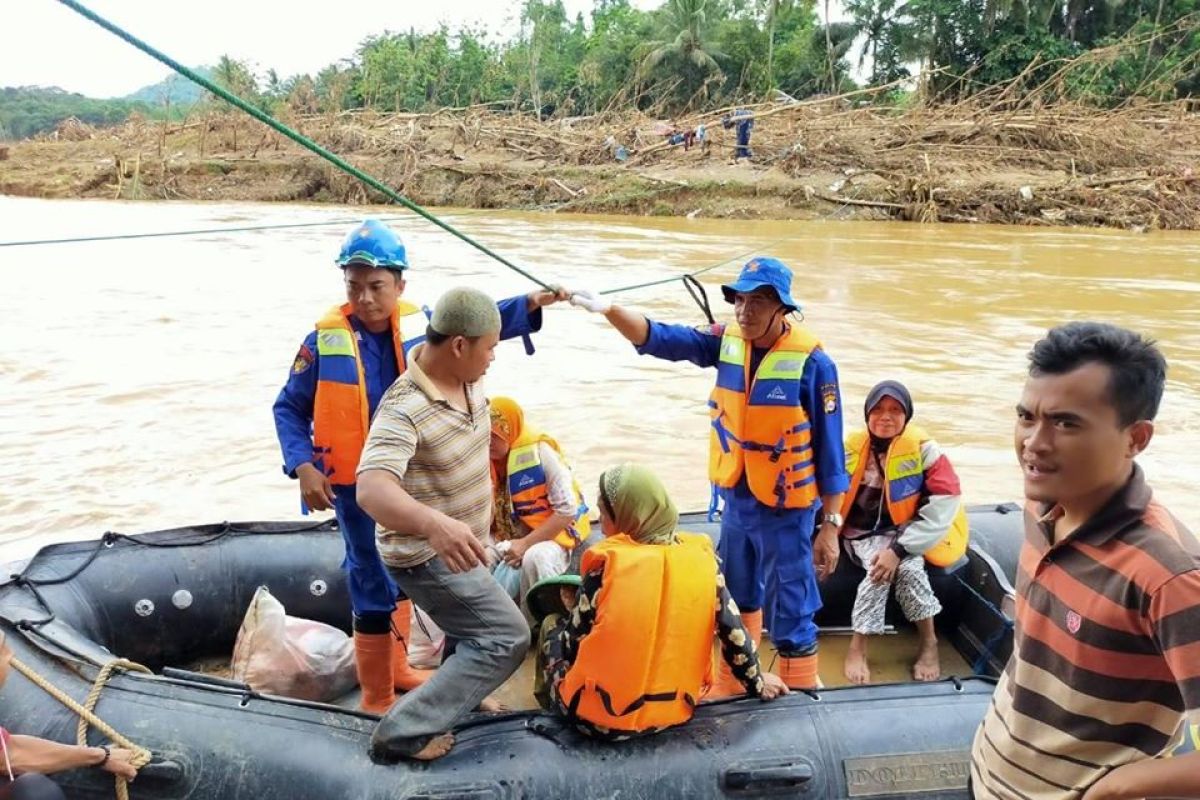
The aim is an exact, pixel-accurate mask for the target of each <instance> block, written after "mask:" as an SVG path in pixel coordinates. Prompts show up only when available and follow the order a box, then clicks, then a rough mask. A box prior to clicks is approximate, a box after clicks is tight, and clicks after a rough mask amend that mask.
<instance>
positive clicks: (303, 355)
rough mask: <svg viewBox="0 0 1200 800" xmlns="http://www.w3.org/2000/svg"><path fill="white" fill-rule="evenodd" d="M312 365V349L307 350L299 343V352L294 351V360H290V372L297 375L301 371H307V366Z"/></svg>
mask: <svg viewBox="0 0 1200 800" xmlns="http://www.w3.org/2000/svg"><path fill="white" fill-rule="evenodd" d="M312 365H313V354H312V350H309V349H308V348H307V347H305V346H304V345H300V352H298V353H296V360H295V361H293V362H292V374H293V375H299V374H301V373H303V372H307V371H308V368H309V367H311V366H312Z"/></svg>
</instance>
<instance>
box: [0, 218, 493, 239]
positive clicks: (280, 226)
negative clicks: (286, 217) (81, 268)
mask: <svg viewBox="0 0 1200 800" xmlns="http://www.w3.org/2000/svg"><path fill="white" fill-rule="evenodd" d="M488 210H489V211H490V209H488ZM475 213H481V212H472V211H468V212H465V213H463V214H455V215H454V216H456V217H466V216H471V215H472V214H475ZM378 219H380V220H383V221H387V222H393V221H396V220H402V219H406V218H405V217H378ZM359 222H362V220H361V219H359V218H357V217H356V218H354V219H337V220H329V221H328V222H289V223H281V224H278V225H247V226H245V227H242V228H195V229H193V230H186V231H158V232H155V233H114V234H110V235H107V236H76V237H73V238H70V239H25V240H22V241H17V242H0V247H28V246H31V245H42V244H74V243H76V242H112V241H117V240H121V239H157V238H161V237H166V236H205V235H209V234H217V233H242V232H244V231H279V230H286V229H288V228H322V227H329V226H331V225H356V224H358V223H359Z"/></svg>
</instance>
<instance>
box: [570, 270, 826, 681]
mask: <svg viewBox="0 0 1200 800" xmlns="http://www.w3.org/2000/svg"><path fill="white" fill-rule="evenodd" d="M791 284H792V272H791V270H789V269H788V268H787V267H786V266H784V264H783V263H782V262H781V261H779V260H778V259H774V258H755V259H753V260H751V261H749V262H748V263H747V264H746V265H745V266H744V267H743V268H742V271H741V274H740V275H739V276H738V279H737V280H736V281H734V282H733V283H730V284H726V285H724V286H722V287H721V290H722V292H723V293H724V295H725V300H726V301H727V302H729V303H731V304H732V305H733V307H734V316H735V318H736V320H737V322H736V323H735V324H729V325H712V326H703V327H701V328H691V327H688V326H686V325H667V324H664V323H661V322H654V321H651V320H647V319H646V318H645V317H643V316H642V315H641V314H637V313H634V312H632V311H628V310H626V309H623V308H619V307H617V306H614V305H612V303H610V302H609V301H608V300H607V299H605V298H603V297H601V296H599V295H597V294H595V293H593V292H588V291H577V292H574V293H573V294H572V296H571V303H572V304H573V305H576V306H580V307H582V308H585V309H587V310H588V311H592V312H594V313H599V314H603V315H604V316H605V318H606V319H607V320H608V321H609V322H610V323H611V324H612V325H613V327H615V328H616V329H617V330H618V331H620V333H621V334H622V335H623V336H624V337H625V338H626V339H628V340H629V341H630V342H631V343H632V344H633V345H634V346H635V347H636V348H637V351H638V352H639V353H641V354H643V355H651V356H655V357H657V358H663V359H666V360H668V361H691V362H692V363H693V364H696V365H697V366H701V367H715V368H716V370H717V376H716V377H717V380H716V386H715V388H714V389H713V391H712V394H711V396H710V398H709V401H708V407H709V415H710V417H711V419H712V430H711V432H710V436H709V460H708V474H709V479H710V480H711V481H712V483H713V484H714V486H716V487H717V489H718V491H719V492H720V495H721V497H722V499H723V500H724V502H725V510H724V513H723V515H722V518H721V540H720V542H719V543H718V549H717V553H718V555H719V557H720V559H721V562H722V569H723V570H724V573H725V580H726V583H727V585H728V587H729V591H730V594H732V595H733V599H734V601H735V602H736V603H737V605H738V608H739V609H741V612H742V623H743V625H744V626H745V627H746V629H747V630H749V631H750V632H751V634H752V635H753V637H754V638H755V640H756V641H757V640H758V639H760V638H761V636H762V630H763V623H764V622H765V623H766V626H767V628H768V629H769V630H770V632H771V639H772V640H773V641H774V643H775V647H776V649H777V650H778V651H779V655H780V660H779V663H780V668H779V676H780V677H781V678H783V681H784V683H786V684H787V685H788V686H790V687H791V688H793V689H811V688H815V687H816V686H818V685H819V682H818V678H817V666H818V665H817V626H816V625H815V624H814V623H813V615H814V614H815V613H816V612H817V610H818V609H820V607H821V595H820V591H819V589H818V586H817V579H818V578H821V579H824V578H825V577H827V576H828V575H830V574H832V573H833V570H834V568H835V567H836V566H837V562H838V547H839V543H838V530H839V529H840V528H841V526H842V519H841V515H840V513H838V512H840V510H841V508H842V499H843V495H844V493H845V492H846V490H847V488H848V487H849V476H848V475H847V473H846V469H845V456H844V450H843V444H842V441H843V440H842V400H841V391H840V389H839V387H838V376H837V368H836V366H835V365H834V363H833V360H832V359H831V358H830V357H829V356H828V355H827V354H826V353H825V350H824V349H823V348H822V347H821V344H820V342H819V341H818V340H817V338H816V336H814V335H813V334H812V333H810V332H809V331H808V330H807V329H806V328H805V326H804V325H803V324H802V323H801V321H800V320H799V319H798V318H796V317H794V316H791V315H792V314H793V313H794V312H797V311H799V310H800V306H799V305H798V304H797V303H796V301H795V300H793V299H792V295H791ZM822 508H824V509H825V510H826V512H827V513H825V515H824V517H823V519H822V521H821V525H820V531H819V532H818V533H817V535H816V538H815V539H814V537H813V532H814V530H815V529H816V515H817V512H818V511H819V510H821V509H822ZM764 616H765V619H764ZM743 692H744V690H743V689H742V688H741V686H740V684H739V683H738V682H737V680H736V679H735V678H734V677H733V673H732V672H731V671H730V670H729V669H728V667H723V668H722V670H721V673H720V677H719V679H718V682H717V685H716V686H715V687H714V691H713V692H712V693H711V694H710V695H709V696H710V697H713V696H715V697H725V696H731V695H734V694H742V693H743Z"/></svg>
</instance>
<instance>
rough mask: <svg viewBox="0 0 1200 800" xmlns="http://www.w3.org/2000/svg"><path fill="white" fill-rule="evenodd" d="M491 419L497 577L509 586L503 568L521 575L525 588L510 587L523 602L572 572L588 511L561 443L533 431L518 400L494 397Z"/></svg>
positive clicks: (587, 528)
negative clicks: (533, 590)
mask: <svg viewBox="0 0 1200 800" xmlns="http://www.w3.org/2000/svg"><path fill="white" fill-rule="evenodd" d="M491 413H492V440H491V457H492V475H493V481H492V486H493V491H494V495H495V502H496V509H495V513H494V514H493V515H492V538H493V539H494V540H495V542H496V543H497V544H496V550H497V552H498V553H499V555H500V558H501V559H502V563H501V564H500V565H497V566H498V569H497V570H496V575H497V578H498V579H500V580H501V583H502V584H506V583H507V582H506V581H505V580H503V579H502V573H503V571H504V569H503V566H504V565H507V567H508V568H510V569H509V570H508V571H509V572H511V571H513V570H517V571H519V573H520V576H519V581H514V583H518V584H519V585H517V586H510V587H508V588H509V589H510V593H511V594H513V599H514V600H517V601H518V602H519V601H520V598H523V597H524V596H525V593H526V592H528V591H529V589H530V587H532V586H533V585H534V584H535V583H537V582H538V581H540V580H543V579H545V578H549V577H553V576H555V575H561V574H562V573H563V572H565V571H566V569H567V564H568V562H569V561H570V557H571V551H572V550H573V549H574V548H575V546H576V545H577V544H578V543H579V542H581V541H582V540H584V539H586V538H587V537H588V533H589V532H590V525H589V523H588V513H587V512H588V507H587V505H586V504H585V503H584V502H583V495H582V493H581V492H580V490H579V484H578V483H577V482H576V480H575V477H574V475H573V474H572V473H571V467H570V465H569V464H568V463H567V459H566V456H564V455H563V451H562V448H560V447H559V445H558V442H556V441H555V440H554V439H552V438H551V437H550V436H548V435H546V434H545V433H542V432H541V431H539V430H537V429H536V428H534V427H532V426H530V425H528V424H527V423H526V422H525V413H524V412H523V411H522V410H521V407H520V406H519V405H517V403H516V401H515V400H513V399H512V398H510V397H493V398H492V399H491ZM526 616H528V612H526ZM531 621H532V619H531Z"/></svg>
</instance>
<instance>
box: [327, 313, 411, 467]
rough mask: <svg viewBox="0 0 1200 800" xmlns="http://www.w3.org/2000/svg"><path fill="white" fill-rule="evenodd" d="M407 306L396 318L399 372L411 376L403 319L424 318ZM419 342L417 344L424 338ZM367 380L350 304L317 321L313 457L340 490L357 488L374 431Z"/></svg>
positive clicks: (393, 323)
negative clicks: (362, 460) (407, 368)
mask: <svg viewBox="0 0 1200 800" xmlns="http://www.w3.org/2000/svg"><path fill="white" fill-rule="evenodd" d="M421 313H422V311H421V309H420V308H419V307H417V306H414V305H412V304H411V303H406V302H404V301H403V300H401V301H400V302H399V303H397V304H396V310H395V311H393V312H392V319H391V331H392V344H393V346H394V347H395V350H396V366H397V367H398V368H399V371H400V373H401V374H403V373H404V370H405V361H404V345H405V342H404V340H403V338H402V336H401V333H400V318H401V317H406V316H409V315H412V314H421ZM423 336H424V333H422V334H421V336H418V337H414V339H416V340H418V341H419V340H420V339H421V338H423ZM370 423H371V421H370V419H369V405H368V403H367V380H366V376H365V375H364V374H363V367H362V358H361V356H360V355H359V350H358V339H357V337H356V336H355V331H354V328H353V327H351V325H350V304H349V303H346V304H345V305H341V306H334V307H333V308H331V309H329V311H328V312H327V313H326V314H325V316H323V317H321V319H319V320H318V321H317V394H316V398H315V400H314V402H313V455H314V461H315V462H316V465H317V468H318V469H320V470H321V471H322V472H324V473H325V474H326V475H327V476H329V482H330V483H332V484H334V485H335V486H352V485H354V483H355V472H356V471H357V470H358V459H359V457H360V456H362V449H363V445H364V444H365V443H366V441H367V430H368V429H369V427H370Z"/></svg>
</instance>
